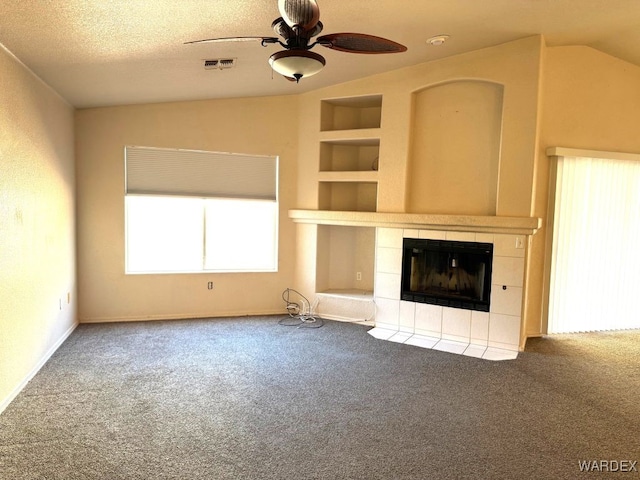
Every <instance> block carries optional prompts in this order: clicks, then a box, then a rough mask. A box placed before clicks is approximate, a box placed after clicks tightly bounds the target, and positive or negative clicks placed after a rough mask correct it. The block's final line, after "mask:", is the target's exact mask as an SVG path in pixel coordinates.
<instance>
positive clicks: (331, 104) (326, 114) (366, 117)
mask: <svg viewBox="0 0 640 480" xmlns="http://www.w3.org/2000/svg"><path fill="white" fill-rule="evenodd" d="M381 118H382V95H367V96H362V97H349V98H333V99H327V100H322V102H321V112H320V130H321V131H323V132H326V131H334V130H354V129H363V128H380V121H381Z"/></svg>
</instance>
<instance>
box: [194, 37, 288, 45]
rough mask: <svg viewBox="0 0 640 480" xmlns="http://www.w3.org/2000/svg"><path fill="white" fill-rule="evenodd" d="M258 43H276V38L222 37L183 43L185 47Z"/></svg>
mask: <svg viewBox="0 0 640 480" xmlns="http://www.w3.org/2000/svg"><path fill="white" fill-rule="evenodd" d="M254 41H260V42H262V43H278V38H277V37H222V38H207V39H205V40H193V41H191V42H184V44H185V45H190V44H194V43H220V42H254Z"/></svg>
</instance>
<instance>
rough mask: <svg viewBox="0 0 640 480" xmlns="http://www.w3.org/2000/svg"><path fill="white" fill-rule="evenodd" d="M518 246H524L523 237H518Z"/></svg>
mask: <svg viewBox="0 0 640 480" xmlns="http://www.w3.org/2000/svg"><path fill="white" fill-rule="evenodd" d="M516 248H518V249H519V248H524V240H523V239H522V237H516Z"/></svg>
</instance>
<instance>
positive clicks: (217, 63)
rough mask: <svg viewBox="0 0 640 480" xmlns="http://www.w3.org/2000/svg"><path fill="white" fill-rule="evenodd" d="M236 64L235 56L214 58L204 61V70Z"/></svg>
mask: <svg viewBox="0 0 640 480" xmlns="http://www.w3.org/2000/svg"><path fill="white" fill-rule="evenodd" d="M235 65H236V59H235V58H214V59H211V60H205V61H204V69H205V70H223V69H225V68H231V67H234V66H235Z"/></svg>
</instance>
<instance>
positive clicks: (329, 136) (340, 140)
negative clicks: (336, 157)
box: [320, 128, 380, 146]
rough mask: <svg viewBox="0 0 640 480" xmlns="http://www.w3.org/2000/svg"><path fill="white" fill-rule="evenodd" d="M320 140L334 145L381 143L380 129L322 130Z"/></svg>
mask: <svg viewBox="0 0 640 480" xmlns="http://www.w3.org/2000/svg"><path fill="white" fill-rule="evenodd" d="M320 141H321V142H323V143H331V144H334V145H359V146H367V145H369V146H371V145H380V129H379V128H357V129H353V130H329V131H325V132H320Z"/></svg>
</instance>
